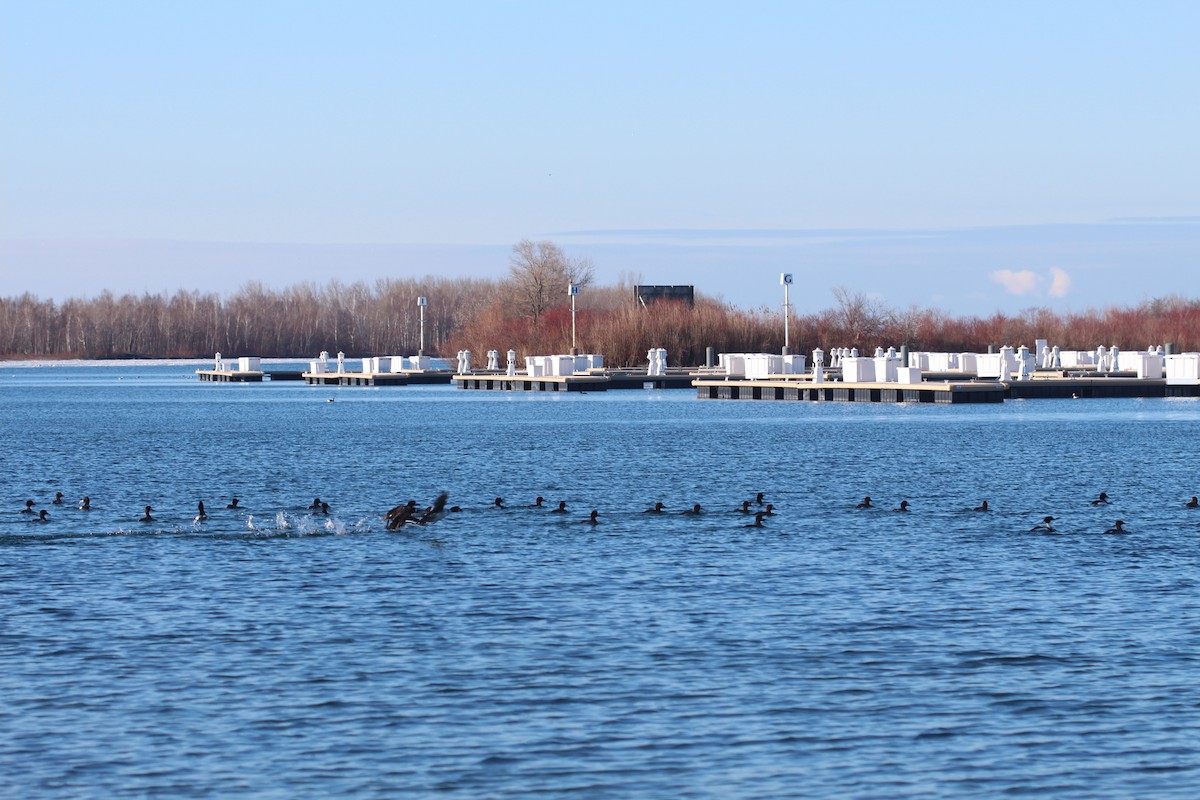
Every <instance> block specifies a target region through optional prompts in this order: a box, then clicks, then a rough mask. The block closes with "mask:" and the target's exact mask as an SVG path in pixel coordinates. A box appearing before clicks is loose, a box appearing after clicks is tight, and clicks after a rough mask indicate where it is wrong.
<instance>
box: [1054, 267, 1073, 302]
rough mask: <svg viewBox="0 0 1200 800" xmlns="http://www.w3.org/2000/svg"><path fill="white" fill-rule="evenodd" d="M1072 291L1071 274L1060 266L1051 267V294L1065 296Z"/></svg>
mask: <svg viewBox="0 0 1200 800" xmlns="http://www.w3.org/2000/svg"><path fill="white" fill-rule="evenodd" d="M1069 291H1071V276H1070V275H1068V274H1067V273H1066V270H1062V269H1059V268H1058V267H1051V268H1050V296H1051V297H1065V296H1066V294H1067V292H1069Z"/></svg>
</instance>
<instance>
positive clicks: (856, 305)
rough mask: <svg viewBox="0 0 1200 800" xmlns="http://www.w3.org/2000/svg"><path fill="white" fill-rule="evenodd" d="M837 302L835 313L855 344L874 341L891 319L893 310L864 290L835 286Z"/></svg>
mask: <svg viewBox="0 0 1200 800" xmlns="http://www.w3.org/2000/svg"><path fill="white" fill-rule="evenodd" d="M833 299H834V300H835V301H836V302H837V309H836V310H835V312H834V313H835V315H836V317H837V319H838V321H839V322H840V323H841V324H842V329H843V334H844V335H845V336H847V337H849V339H850V342H851V343H852V344H853V346H855V347H857V346H859V345H861V344H863V343H864V342H867V341H873V340H874V339H875V338H876V337H878V336H879V334H880V332H881V331H882V330H883V329H884V327H885V326H886V325H887V324H888V322H889V321H890V319H891V312H889V311H888V309H887V307H886V306H884V305H883V303H881V302H880V301H879V300H878V299H875V298H871V297H868V296H867V295H866V294H864V293H862V292H852V291H850V290H849V289H848V288H846V287H845V286H835V287H833Z"/></svg>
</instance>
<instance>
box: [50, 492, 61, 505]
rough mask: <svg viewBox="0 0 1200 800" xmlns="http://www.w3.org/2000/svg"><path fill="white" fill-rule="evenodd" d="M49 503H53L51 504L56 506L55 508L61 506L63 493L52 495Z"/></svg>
mask: <svg viewBox="0 0 1200 800" xmlns="http://www.w3.org/2000/svg"><path fill="white" fill-rule="evenodd" d="M50 502H51V503H53V504H54V505H56V506H61V505H62V504H63V493H62V492H55V493H54V499H53V500H51V501H50Z"/></svg>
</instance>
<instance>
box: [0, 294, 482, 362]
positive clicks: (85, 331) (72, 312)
mask: <svg viewBox="0 0 1200 800" xmlns="http://www.w3.org/2000/svg"><path fill="white" fill-rule="evenodd" d="M498 286H499V285H498V284H497V283H496V282H495V281H479V280H446V279H443V278H425V279H423V280H391V279H387V280H380V281H377V282H376V283H375V284H373V285H367V284H364V283H354V284H350V285H345V284H341V283H337V282H333V283H329V284H327V285H325V286H316V285H313V284H310V283H302V284H297V285H295V286H289V287H287V288H285V289H281V290H271V289H268V288H266V287H264V286H263V285H262V284H260V283H248V284H246V285H245V286H243V287H241V288H240V289H239V290H237V291H236V292H234V293H233V294H232V295H230V296H229V297H226V298H221V297H220V296H218V295H216V294H204V293H201V292H185V291H180V292H176V293H175V294H173V295H166V294H143V295H132V294H126V295H121V296H116V295H114V294H112V293H111V292H104V293H103V294H101V295H100V296H99V297H96V298H92V299H90V300H81V299H72V300H67V301H65V302H63V303H61V304H60V303H55V302H54V301H51V300H40V299H38V298H37V297H34V296H33V295H30V294H24V295H21V296H19V297H7V298H0V355H4V356H7V357H10V358H12V357H18V358H19V357H30V356H59V357H78V358H117V357H130V356H139V357H151V358H155V357H163V358H192V357H204V356H211V355H212V354H213V353H214V352H217V351H221V352H223V353H227V354H240V355H263V356H285V357H286V356H303V355H312V354H315V353H318V352H320V351H321V350H344V351H345V352H346V353H350V354H355V355H365V354H374V353H415V352H417V350H418V349H419V348H420V344H421V341H420V337H421V321H420V313H421V312H420V309H419V308H418V307H417V297H418V296H423V297H427V298H428V301H429V302H428V306H427V307H426V308H425V347H426V350H427V351H430V352H436V351H438V350H441V349H443V348H444V345H445V342H446V340H447V339H448V338H449V337H450V336H451V335H452V334H453V333H454V332H455V331H457V330H459V329H460V328H462V326H463V325H465V324H467V322H468V321H469V320H471V319H473V318H474V317H476V316H477V315H478V314H479V313H480V312H481V311H482V310H483V309H484V308H486V307H487V305H489V304H491V303H494V302H496V300H497V298H498V297H499V293H498V292H499V288H498Z"/></svg>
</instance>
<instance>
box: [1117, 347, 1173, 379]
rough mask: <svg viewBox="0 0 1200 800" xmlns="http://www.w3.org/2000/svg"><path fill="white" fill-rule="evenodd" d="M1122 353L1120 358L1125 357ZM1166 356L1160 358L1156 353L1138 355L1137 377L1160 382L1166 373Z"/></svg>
mask: <svg viewBox="0 0 1200 800" xmlns="http://www.w3.org/2000/svg"><path fill="white" fill-rule="evenodd" d="M1124 355H1125V354H1124V353H1121V354H1120V356H1118V357H1122V356H1124ZM1164 358H1166V356H1160V355H1157V354H1155V353H1138V358H1137V362H1136V364H1135V366H1134V368H1135V369H1136V370H1137V376H1138V377H1139V378H1142V379H1144V380H1145V379H1149V380H1160V379H1161V378H1162V377H1163V375H1164V373H1165V368H1164V367H1163V359H1164Z"/></svg>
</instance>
